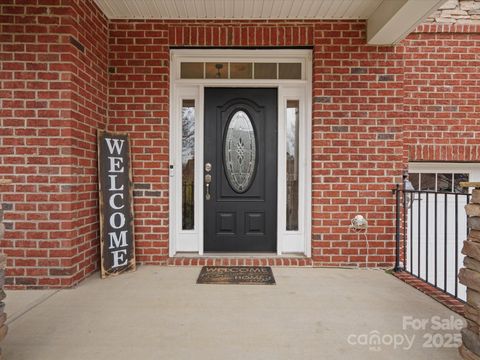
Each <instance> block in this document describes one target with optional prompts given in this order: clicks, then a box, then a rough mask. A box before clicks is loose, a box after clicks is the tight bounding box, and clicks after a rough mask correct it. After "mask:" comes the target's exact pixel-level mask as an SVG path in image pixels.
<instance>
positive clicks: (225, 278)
mask: <svg viewBox="0 0 480 360" xmlns="http://www.w3.org/2000/svg"><path fill="white" fill-rule="evenodd" d="M197 284H235V285H275V278H274V277H273V272H272V268H271V267H270V266H204V267H203V268H202V271H200V275H198V279H197Z"/></svg>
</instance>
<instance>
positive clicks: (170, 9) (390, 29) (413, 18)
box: [95, 0, 445, 45]
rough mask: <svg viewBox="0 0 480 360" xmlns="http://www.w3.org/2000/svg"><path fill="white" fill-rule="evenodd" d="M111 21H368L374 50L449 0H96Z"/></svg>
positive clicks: (412, 27) (412, 26) (388, 42)
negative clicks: (376, 46) (374, 46)
mask: <svg viewBox="0 0 480 360" xmlns="http://www.w3.org/2000/svg"><path fill="white" fill-rule="evenodd" d="M95 2H96V3H97V4H98V6H99V7H100V9H101V10H102V11H103V13H104V14H105V15H106V16H107V17H108V18H109V19H171V20H175V19H178V20H180V19H192V20H193V19H196V20H202V19H204V20H213V19H242V20H249V19H264V20H269V19H272V20H273V19H288V20H296V19H297V20H303V19H331V20H334V19H335V20H341V19H364V20H367V23H368V26H367V39H368V43H369V44H373V45H391V44H395V43H397V42H398V41H400V40H402V39H403V38H404V37H405V36H407V35H408V34H409V33H410V32H411V31H412V30H413V29H414V28H415V27H416V26H417V25H418V24H419V23H421V22H422V21H423V20H424V19H425V18H426V17H427V16H429V15H430V14H431V13H433V12H434V11H435V10H437V9H438V8H439V7H440V6H441V5H442V4H443V3H445V0H95Z"/></svg>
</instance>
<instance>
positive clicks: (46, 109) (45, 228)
mask: <svg viewBox="0 0 480 360" xmlns="http://www.w3.org/2000/svg"><path fill="white" fill-rule="evenodd" d="M0 24H1V25H0V27H1V33H0V57H1V65H0V89H1V90H0V114H1V115H0V122H1V127H0V144H1V147H0V154H1V157H0V175H6V174H8V175H10V176H8V177H9V178H11V179H13V180H14V184H13V185H8V186H1V187H0V201H1V202H2V203H3V204H4V208H5V221H6V224H7V232H6V236H5V240H3V241H2V242H1V243H0V246H1V248H2V251H3V252H4V253H5V254H7V255H8V270H7V276H8V279H7V282H8V284H10V285H12V286H15V287H24V286H27V287H41V286H69V285H71V284H73V283H75V282H77V281H78V280H80V279H82V278H84V277H85V276H86V275H87V274H88V273H91V272H92V271H94V270H95V268H96V263H97V247H98V246H97V242H98V225H97V218H98V213H97V185H96V183H97V180H96V152H95V134H96V130H97V128H103V127H105V122H106V107H107V106H106V104H107V97H106V89H107V72H106V69H107V35H108V29H107V21H106V18H105V17H104V16H103V14H101V13H100V11H99V10H98V9H97V7H96V6H94V5H93V2H92V1H80V0H77V1H60V0H58V1H53V0H50V1H42V0H39V1H13V0H10V1H2V4H1V5H0ZM71 36H73V37H74V38H76V39H77V40H78V41H80V42H81V43H82V44H83V46H84V52H82V51H80V50H79V49H77V48H76V47H75V46H73V45H72V44H71V40H70V38H71Z"/></svg>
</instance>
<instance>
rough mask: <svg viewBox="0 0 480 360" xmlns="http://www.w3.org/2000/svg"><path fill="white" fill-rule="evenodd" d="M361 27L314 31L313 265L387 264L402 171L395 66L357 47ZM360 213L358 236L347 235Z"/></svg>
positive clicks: (390, 54)
mask: <svg viewBox="0 0 480 360" xmlns="http://www.w3.org/2000/svg"><path fill="white" fill-rule="evenodd" d="M364 39H365V23H364V22H333V23H328V22H322V23H319V24H317V25H316V26H315V34H314V41H315V48H314V69H313V73H314V83H313V149H312V155H313V163H312V173H313V193H312V205H313V209H312V211H313V227H312V237H313V239H312V254H313V260H314V262H315V263H316V264H318V265H324V266H339V265H355V266H362V267H363V266H388V265H391V264H392V262H393V261H394V248H393V247H394V241H393V240H394V233H395V229H394V199H393V196H392V193H391V189H392V188H393V187H394V186H395V183H396V182H398V181H400V175H401V169H402V138H401V135H402V134H401V126H402V110H403V104H402V101H403V88H402V82H403V61H402V54H401V52H398V51H397V50H396V49H395V48H394V47H377V46H368V45H366V44H365V40H364ZM356 214H361V215H363V216H364V217H365V218H366V219H367V220H368V224H369V228H368V231H367V232H366V233H365V234H356V233H353V232H350V230H349V225H350V221H351V219H352V218H353V217H354V216H355V215H356Z"/></svg>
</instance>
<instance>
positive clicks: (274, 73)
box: [180, 61, 304, 80]
mask: <svg viewBox="0 0 480 360" xmlns="http://www.w3.org/2000/svg"><path fill="white" fill-rule="evenodd" d="M180 79H255V80H262V79H263V80H277V79H279V80H302V79H304V74H303V68H302V63H298V62H280V63H277V62H222V61H220V62H182V63H181V64H180Z"/></svg>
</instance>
